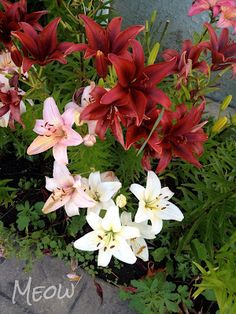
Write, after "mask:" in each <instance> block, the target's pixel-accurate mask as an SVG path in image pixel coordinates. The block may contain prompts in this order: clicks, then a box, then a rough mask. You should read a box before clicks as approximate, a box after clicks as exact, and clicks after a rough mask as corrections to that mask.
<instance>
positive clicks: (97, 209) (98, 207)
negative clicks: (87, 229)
mask: <svg viewBox="0 0 236 314" xmlns="http://www.w3.org/2000/svg"><path fill="white" fill-rule="evenodd" d="M101 204H102V203H97V204H96V205H95V206H93V207H89V208H88V209H87V215H89V214H90V213H94V214H96V215H99V214H100V211H101V209H102V206H101Z"/></svg>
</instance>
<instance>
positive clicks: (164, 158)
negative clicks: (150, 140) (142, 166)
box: [156, 148, 171, 173]
mask: <svg viewBox="0 0 236 314" xmlns="http://www.w3.org/2000/svg"><path fill="white" fill-rule="evenodd" d="M170 161H171V149H169V148H163V149H162V152H161V157H160V160H159V163H158V166H157V168H156V172H157V173H160V172H162V171H163V170H165V168H166V167H167V166H168V165H169V163H170Z"/></svg>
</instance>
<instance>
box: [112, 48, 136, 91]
mask: <svg viewBox="0 0 236 314" xmlns="http://www.w3.org/2000/svg"><path fill="white" fill-rule="evenodd" d="M108 58H109V60H110V61H111V63H112V64H113V65H114V67H115V70H116V74H117V76H118V80H119V83H120V85H122V86H123V87H126V86H128V85H129V83H130V82H131V81H132V80H133V79H134V75H135V70H136V69H135V64H134V63H133V62H131V61H129V60H127V59H125V58H123V57H118V56H116V55H115V54H112V53H110V54H109V55H108Z"/></svg>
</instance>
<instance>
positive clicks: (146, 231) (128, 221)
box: [120, 212, 155, 262]
mask: <svg viewBox="0 0 236 314" xmlns="http://www.w3.org/2000/svg"><path fill="white" fill-rule="evenodd" d="M120 220H121V223H122V225H124V226H129V227H136V228H138V229H139V232H140V236H139V237H136V238H132V239H130V240H129V244H130V246H131V248H132V250H133V252H134V254H135V255H136V256H137V257H139V258H141V259H142V260H143V261H144V262H147V261H148V259H149V253H148V246H147V243H146V241H145V239H155V234H154V233H153V232H152V227H151V226H150V225H148V224H147V221H145V222H141V223H136V222H133V221H132V217H131V213H128V212H122V213H121V216H120Z"/></svg>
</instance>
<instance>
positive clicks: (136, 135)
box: [125, 125, 147, 149]
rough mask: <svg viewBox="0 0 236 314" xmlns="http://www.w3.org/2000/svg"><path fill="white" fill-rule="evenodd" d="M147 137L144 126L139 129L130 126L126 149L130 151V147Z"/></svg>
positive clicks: (127, 133)
mask: <svg viewBox="0 0 236 314" xmlns="http://www.w3.org/2000/svg"><path fill="white" fill-rule="evenodd" d="M146 137H147V131H146V130H144V128H142V125H141V126H139V127H137V126H136V125H133V126H130V127H129V128H128V129H127V132H126V144H125V148H126V149H130V147H131V146H132V145H133V144H134V143H136V142H138V141H139V140H141V139H142V138H146Z"/></svg>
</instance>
